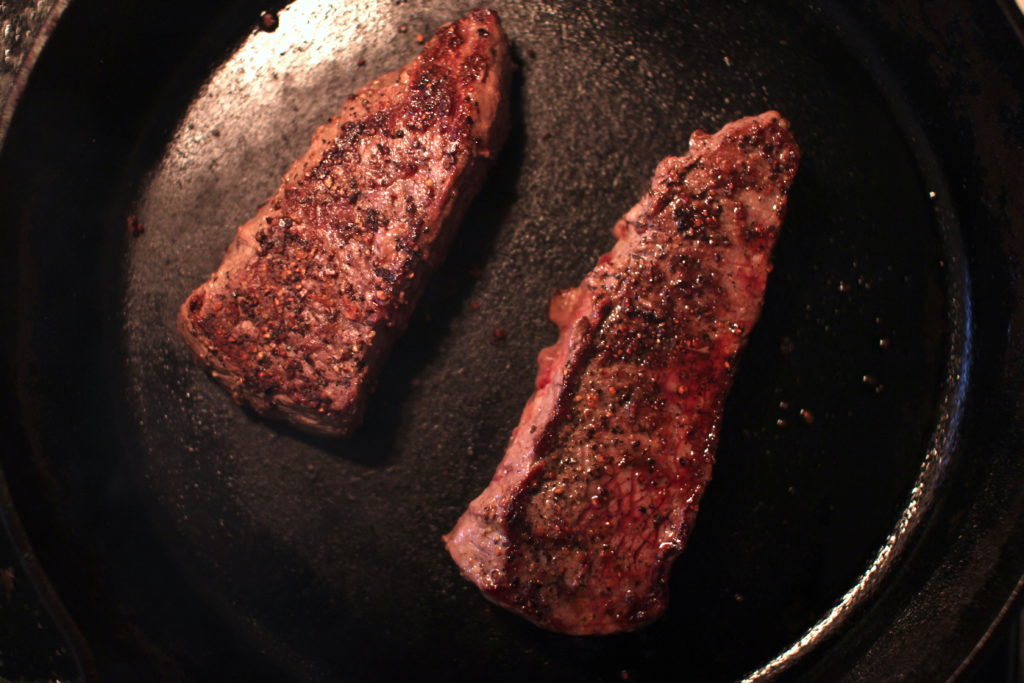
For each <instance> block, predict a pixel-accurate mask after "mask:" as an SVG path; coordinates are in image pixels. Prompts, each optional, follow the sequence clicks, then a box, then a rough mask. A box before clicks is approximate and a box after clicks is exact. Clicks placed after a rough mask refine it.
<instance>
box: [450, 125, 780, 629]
mask: <svg viewBox="0 0 1024 683" xmlns="http://www.w3.org/2000/svg"><path fill="white" fill-rule="evenodd" d="M798 157H799V153H798V150H797V146H796V143H795V142H794V140H793V136H792V135H791V134H790V131H789V126H788V124H787V122H786V121H785V120H784V119H782V118H781V117H780V116H779V114H778V113H776V112H767V113H765V114H762V115H760V116H756V117H751V118H745V119H741V120H739V121H735V122H733V123H731V124H729V125H727V126H726V127H725V128H723V129H722V130H721V131H720V132H718V133H716V134H714V135H707V134H706V133H703V132H700V131H698V132H696V133H694V134H693V136H692V137H691V140H690V151H689V154H687V155H686V156H685V157H670V158H667V159H664V160H663V161H662V162H661V163H660V164H659V165H658V168H657V170H656V171H655V173H654V179H653V182H652V184H651V188H650V190H649V191H648V192H647V194H646V195H645V196H644V197H643V199H642V200H641V201H640V203H639V204H637V205H636V206H635V207H633V208H632V209H631V210H630V211H629V212H628V213H627V214H626V215H625V216H624V217H623V218H622V219H621V220H620V221H619V223H618V224H617V225H616V226H615V235H616V236H617V237H618V238H619V241H618V243H617V244H616V245H615V247H614V248H613V249H612V251H610V252H609V253H607V254H605V255H604V256H602V257H601V258H600V260H599V261H598V265H597V266H596V267H595V268H594V270H593V271H591V273H590V274H589V275H587V277H586V278H585V279H584V281H583V284H582V285H580V286H579V287H577V288H575V289H572V290H569V291H567V292H565V293H563V294H561V295H560V296H558V297H556V298H555V300H554V301H553V302H552V305H551V318H552V320H553V321H554V322H555V323H557V324H558V326H559V329H560V332H561V334H560V336H559V339H558V341H557V342H556V343H555V344H554V345H553V346H551V347H548V348H546V349H544V350H543V351H541V353H540V357H539V366H540V367H539V371H538V375H537V391H536V393H535V394H534V395H533V397H532V398H531V399H530V401H529V403H528V404H527V405H526V408H525V410H524V412H523V415H522V418H521V419H520V422H519V426H518V427H517V428H516V430H515V432H514V433H513V436H512V441H511V443H510V445H509V448H508V451H507V452H506V453H505V457H504V459H503V460H502V461H501V464H500V465H498V470H497V472H496V473H495V475H494V478H493V480H492V481H491V483H490V485H489V486H488V487H487V489H486V490H485V491H484V492H483V493H482V494H480V496H479V497H478V498H477V499H476V500H474V501H473V502H472V503H471V504H470V506H469V509H468V510H467V511H466V512H465V513H464V514H463V515H462V517H461V519H459V521H458V523H457V524H456V525H455V528H454V529H453V530H452V532H451V533H449V534H448V535H447V536H446V537H445V542H446V543H447V546H448V550H449V552H450V553H451V555H452V557H453V558H454V559H455V561H456V563H458V565H459V567H460V568H461V569H462V572H463V573H464V574H465V576H466V577H467V578H469V579H470V580H471V581H473V582H474V583H476V584H477V586H479V587H480V589H481V590H482V591H483V592H484V594H485V595H486V596H487V597H488V598H490V599H491V600H493V601H494V602H496V603H498V604H499V605H502V606H504V607H507V608H509V609H511V610H514V611H516V612H518V613H520V614H522V615H523V616H525V617H526V618H528V619H530V620H531V621H533V622H534V623H536V624H538V625H539V626H543V627H545V628H549V629H553V630H556V631H564V632H566V633H572V634H595V633H613V632H616V631H626V630H631V629H635V628H637V627H639V626H642V625H644V624H646V623H647V622H649V621H651V620H652V619H654V618H656V617H657V616H659V615H660V614H661V613H662V612H663V611H664V610H665V607H666V605H667V600H668V595H667V592H666V585H667V579H668V574H669V570H670V568H671V565H672V563H673V561H674V559H675V558H676V556H677V555H678V554H679V552H680V551H681V550H682V548H683V546H684V544H685V543H686V540H687V537H688V535H689V531H690V527H691V525H692V523H693V521H694V517H695V515H696V513H697V506H698V503H699V500H700V497H701V494H702V493H703V491H704V488H705V486H706V485H707V483H708V480H709V478H710V475H711V465H712V462H713V461H714V453H715V448H716V445H717V442H718V431H719V423H720V420H721V415H722V406H723V403H724V401H725V397H726V394H727V392H728V390H729V386H730V384H731V383H732V377H733V373H734V372H735V369H736V362H737V358H738V355H739V353H740V351H741V349H742V347H743V345H744V344H745V341H746V339H747V335H748V334H749V332H750V330H751V328H752V327H753V325H754V323H755V322H756V321H757V318H758V315H759V314H760V311H761V303H762V298H763V294H764V287H765V282H766V280H767V277H768V273H769V271H770V270H771V251H772V248H773V246H774V244H775V240H776V236H777V235H778V232H779V229H780V227H781V225H782V218H783V214H784V212H785V208H786V196H787V192H788V190H789V187H790V184H791V182H792V180H793V177H794V175H795V173H796V169H797V163H798Z"/></svg>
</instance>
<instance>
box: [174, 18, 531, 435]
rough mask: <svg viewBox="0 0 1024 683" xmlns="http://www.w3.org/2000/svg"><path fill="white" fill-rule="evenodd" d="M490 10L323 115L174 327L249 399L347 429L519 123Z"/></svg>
mask: <svg viewBox="0 0 1024 683" xmlns="http://www.w3.org/2000/svg"><path fill="white" fill-rule="evenodd" d="M510 73H511V60H510V56H509V45H508V40H507V38H506V37H505V34H504V32H503V31H502V28H501V26H500V24H499V22H498V17H497V15H496V14H495V13H494V12H492V11H490V10H474V11H472V12H470V13H468V14H467V15H466V16H465V17H463V18H462V19H460V20H458V21H456V22H453V23H450V24H446V25H445V26H442V27H441V28H440V29H438V31H437V33H436V34H435V35H434V36H433V38H432V39H431V40H430V41H429V42H428V43H427V44H426V45H425V46H424V48H423V51H422V53H421V54H420V56H419V57H418V58H416V59H415V60H414V61H412V62H410V63H409V64H408V65H406V66H405V67H404V68H402V69H400V70H399V71H396V72H393V73H390V74H386V75H384V76H382V77H380V78H378V79H376V80H375V81H373V82H371V83H369V84H368V85H366V86H365V87H364V88H362V89H361V90H360V91H359V92H357V93H355V94H354V95H352V96H350V97H349V98H348V101H347V102H346V104H345V105H344V106H343V108H342V109H341V111H340V113H339V114H338V115H337V116H336V117H334V118H332V119H330V120H329V121H328V122H327V123H326V124H324V125H323V126H321V127H320V128H319V129H317V131H316V133H315V134H314V135H313V141H312V145H311V146H310V147H309V149H308V150H307V151H306V153H305V154H303V156H302V157H300V158H299V159H298V160H297V161H295V163H294V164H293V165H292V166H291V168H290V169H289V170H288V172H287V173H286V174H285V176H284V178H283V180H282V182H281V185H280V186H279V188H278V189H277V191H276V192H275V193H274V194H273V195H272V196H271V198H270V199H269V200H268V201H267V203H266V204H265V205H264V206H263V207H262V208H260V209H259V211H258V212H257V214H256V215H255V216H254V217H253V218H252V219H251V220H249V221H248V222H246V223H245V224H244V225H242V226H241V227H240V228H239V229H238V232H237V236H236V237H235V239H234V241H233V242H232V243H231V244H230V246H229V247H228V249H227V251H226V253H225V256H224V259H223V262H222V263H221V265H220V267H219V268H218V269H217V271H216V272H215V273H214V274H213V275H212V276H211V277H210V279H209V280H208V281H207V282H206V283H205V284H203V285H201V286H200V287H199V288H197V289H196V290H195V291H194V292H193V293H192V294H191V295H189V297H188V298H187V299H186V300H185V302H184V304H183V305H182V306H181V309H180V312H179V316H178V329H179V331H180V333H181V335H182V337H183V338H184V340H185V341H186V343H187V344H188V346H189V348H190V349H191V351H192V352H193V354H194V355H195V357H196V358H197V359H198V361H199V362H200V364H201V365H203V366H205V367H206V368H207V369H208V370H209V372H210V374H211V375H212V376H213V377H214V378H215V379H217V380H218V381H219V382H220V383H221V384H223V385H224V387H226V388H227V390H228V391H229V392H230V393H231V395H232V397H233V398H234V399H235V400H236V401H237V402H238V403H240V404H243V405H246V406H249V407H250V408H252V409H254V410H255V411H256V412H258V413H260V414H262V415H264V416H268V417H272V418H277V419H283V420H286V421H288V422H290V423H291V424H293V425H294V426H296V427H298V428H299V429H302V430H304V431H309V432H313V433H319V434H326V435H332V436H344V435H347V434H349V433H350V432H351V431H352V430H353V429H354V428H355V427H357V426H358V425H359V423H360V422H361V419H362V414H363V410H364V404H365V401H366V397H367V394H368V393H369V391H370V390H371V388H372V385H373V382H374V381H375V377H376V375H377V372H378V370H379V367H380V364H381V362H382V361H383V359H384V357H385V356H386V354H387V352H388V351H389V349H390V348H391V346H392V344H393V342H394V339H395V338H396V337H397V336H398V334H399V333H400V332H401V330H402V329H403V328H404V326H405V324H406V322H407V320H408V317H409V315H410V313H411V311H412V309H413V307H414V306H415V303H416V301H417V299H418V298H419V296H420V294H421V292H422V290H423V288H424V284H425V281H426V279H427V276H428V275H429V274H430V272H431V271H432V270H433V268H434V267H435V266H436V265H437V263H438V262H439V261H440V260H441V259H442V258H443V256H444V253H445V250H446V249H447V246H448V244H449V242H450V241H451V239H452V236H453V233H454V232H455V230H456V228H457V225H458V222H459V221H460V220H461V218H462V215H463V213H464V212H465V209H466V207H467V205H468V204H469V202H470V200H471V199H472V197H473V196H474V194H475V193H476V191H477V190H478V189H479V186H480V185H481V183H482V179H483V176H484V174H485V172H486V168H487V166H488V162H489V161H490V160H491V159H493V158H494V157H495V156H496V155H497V153H498V151H499V150H500V148H501V145H502V144H503V142H504V140H505V138H506V136H507V130H508V90H509V82H510Z"/></svg>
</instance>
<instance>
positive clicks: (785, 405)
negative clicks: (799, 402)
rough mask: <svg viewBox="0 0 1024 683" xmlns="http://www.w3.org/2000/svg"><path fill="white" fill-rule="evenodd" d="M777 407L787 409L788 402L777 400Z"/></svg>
mask: <svg viewBox="0 0 1024 683" xmlns="http://www.w3.org/2000/svg"><path fill="white" fill-rule="evenodd" d="M779 407H780V408H782V409H783V410H789V402H788V401H779Z"/></svg>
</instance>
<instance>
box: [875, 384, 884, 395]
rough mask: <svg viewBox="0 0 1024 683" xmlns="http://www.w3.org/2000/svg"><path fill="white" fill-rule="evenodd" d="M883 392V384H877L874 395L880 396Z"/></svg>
mask: <svg viewBox="0 0 1024 683" xmlns="http://www.w3.org/2000/svg"><path fill="white" fill-rule="evenodd" d="M883 391H885V385H884V384H879V385H878V386H876V387H875V393H876V394H880V393H882V392H883Z"/></svg>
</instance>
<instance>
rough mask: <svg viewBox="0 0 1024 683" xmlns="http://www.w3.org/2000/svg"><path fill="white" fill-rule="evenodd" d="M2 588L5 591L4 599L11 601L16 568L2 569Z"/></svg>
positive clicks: (0, 583) (0, 572)
mask: <svg viewBox="0 0 1024 683" xmlns="http://www.w3.org/2000/svg"><path fill="white" fill-rule="evenodd" d="M0 587H2V588H3V589H4V597H5V598H7V602H10V601H11V594H12V593H14V567H4V568H3V569H0Z"/></svg>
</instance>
